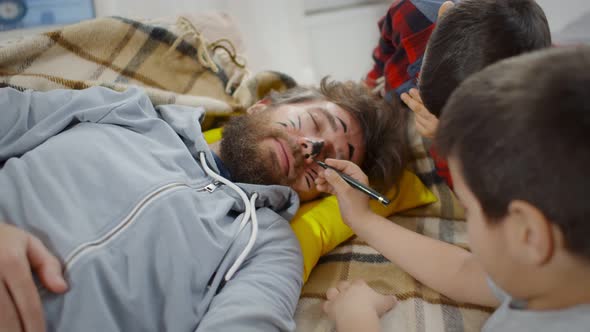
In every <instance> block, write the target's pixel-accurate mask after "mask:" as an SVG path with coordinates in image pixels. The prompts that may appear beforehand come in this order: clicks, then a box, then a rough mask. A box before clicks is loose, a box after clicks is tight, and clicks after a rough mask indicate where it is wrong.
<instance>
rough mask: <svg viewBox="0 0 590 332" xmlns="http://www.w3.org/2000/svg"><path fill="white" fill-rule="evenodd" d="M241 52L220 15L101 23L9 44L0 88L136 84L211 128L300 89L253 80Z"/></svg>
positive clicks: (2, 54) (0, 63)
mask: <svg viewBox="0 0 590 332" xmlns="http://www.w3.org/2000/svg"><path fill="white" fill-rule="evenodd" d="M210 38H215V40H213V39H210ZM236 46H241V40H240V39H239V33H237V32H236V31H235V27H234V25H233V24H232V22H231V19H230V18H229V17H227V16H225V15H223V14H219V13H204V14H198V15H193V16H183V17H179V18H178V19H177V20H168V21H166V20H160V21H153V22H148V21H136V20H132V19H128V18H122V17H106V18H99V19H95V20H89V21H83V22H81V23H78V24H73V25H69V26H65V27H63V28H61V29H59V30H55V31H51V32H47V33H45V34H40V35H36V36H32V37H29V38H25V39H21V40H18V41H15V42H11V43H5V44H4V45H3V47H1V48H0V83H4V84H5V85H9V86H12V87H14V88H17V89H34V90H41V91H44V90H51V89H60V88H65V89H84V88H87V87H90V86H95V85H101V86H106V87H109V88H112V89H114V90H118V91H122V90H125V89H126V88H127V87H128V86H130V85H138V86H142V87H144V88H145V90H146V92H147V93H148V95H149V97H150V99H151V101H152V102H153V103H154V104H155V105H158V104H183V105H189V106H202V107H204V108H205V109H206V111H207V114H208V115H211V116H208V119H209V122H208V123H206V124H205V126H204V127H205V128H208V127H210V126H211V125H212V124H213V121H214V119H215V117H224V116H228V115H230V114H232V113H234V112H240V111H243V110H244V109H245V108H247V107H248V106H250V105H251V104H252V103H253V102H256V101H257V100H259V99H260V98H261V97H262V96H264V95H265V94H266V93H267V92H269V91H270V89H276V90H283V89H286V88H288V87H290V86H293V85H295V82H294V81H293V80H292V79H291V78H290V77H288V76H287V75H283V74H281V73H276V72H261V73H258V74H256V75H251V74H250V73H249V72H248V70H247V68H246V67H245V60H244V59H243V58H241V57H240V55H239V54H238V52H239V48H236Z"/></svg>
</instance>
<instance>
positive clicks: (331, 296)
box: [326, 287, 340, 301]
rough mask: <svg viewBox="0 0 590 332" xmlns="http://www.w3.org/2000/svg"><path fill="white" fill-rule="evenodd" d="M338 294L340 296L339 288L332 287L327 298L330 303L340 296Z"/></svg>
mask: <svg viewBox="0 0 590 332" xmlns="http://www.w3.org/2000/svg"><path fill="white" fill-rule="evenodd" d="M338 294H340V291H339V290H338V288H336V287H330V288H328V290H327V291H326V298H327V299H328V301H331V300H333V299H335V298H336V296H338Z"/></svg>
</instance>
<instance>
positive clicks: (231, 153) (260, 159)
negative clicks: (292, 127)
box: [220, 110, 302, 185]
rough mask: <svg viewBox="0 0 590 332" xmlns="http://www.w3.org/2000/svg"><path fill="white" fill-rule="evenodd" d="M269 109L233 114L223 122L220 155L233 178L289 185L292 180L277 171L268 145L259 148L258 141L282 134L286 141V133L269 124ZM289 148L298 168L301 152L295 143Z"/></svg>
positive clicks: (235, 179) (241, 180) (253, 182)
mask: <svg viewBox="0 0 590 332" xmlns="http://www.w3.org/2000/svg"><path fill="white" fill-rule="evenodd" d="M269 112H271V111H270V110H268V111H262V112H260V113H256V114H251V115H242V116H237V117H232V118H231V119H230V120H229V121H228V122H227V123H226V124H225V125H224V129H223V139H222V141H221V150H220V153H221V155H220V158H221V160H222V161H223V164H224V166H225V167H227V169H228V170H229V173H230V174H231V177H232V181H235V182H243V183H252V184H267V185H268V184H282V185H290V184H291V183H292V182H293V181H294V180H295V179H291V178H289V179H287V178H285V177H284V176H282V174H280V172H277V171H276V170H277V169H278V168H279V164H278V161H277V160H276V158H277V156H276V155H275V154H274V153H273V152H272V151H270V150H268V149H266V150H265V149H261V148H260V142H262V140H264V139H267V138H283V139H284V140H285V141H287V142H289V139H288V137H287V136H286V134H285V133H283V132H281V131H279V130H277V129H275V128H272V124H271V123H270V119H269V116H268V115H269ZM291 149H292V150H293V151H294V154H295V160H296V162H295V169H298V167H299V165H301V163H302V156H301V152H300V150H299V149H298V148H297V147H296V146H295V145H294V144H292V146H291ZM273 170H275V171H273Z"/></svg>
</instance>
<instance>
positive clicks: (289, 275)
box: [197, 214, 303, 332]
mask: <svg viewBox="0 0 590 332" xmlns="http://www.w3.org/2000/svg"><path fill="white" fill-rule="evenodd" d="M261 215H262V214H259V217H260V216H261ZM246 227H248V228H249V227H250V226H249V225H248V226H246ZM302 274H303V261H302V257H301V250H300V248H299V242H298V241H297V239H296V238H295V235H294V234H293V231H291V227H290V226H289V224H288V223H287V222H286V221H285V220H282V219H281V220H278V221H275V222H274V224H272V225H271V226H270V227H268V228H266V229H260V230H259V232H258V237H257V239H256V244H255V246H254V247H253V249H252V252H251V253H250V254H249V258H248V259H247V260H246V261H244V264H243V265H242V267H240V268H239V270H238V271H237V273H236V274H235V275H234V277H233V278H232V279H230V280H229V281H228V282H227V283H226V284H225V286H224V287H223V288H222V290H221V291H220V292H219V294H217V295H216V296H215V297H214V298H213V301H212V302H211V305H210V306H209V310H208V311H207V313H206V314H205V316H204V317H203V319H202V320H201V322H200V323H199V327H198V328H197V331H245V332H246V331H252V332H254V331H292V330H294V329H295V322H294V320H293V316H294V314H295V307H296V306H297V301H298V300H299V294H300V292H301V287H302V285H303V280H302Z"/></svg>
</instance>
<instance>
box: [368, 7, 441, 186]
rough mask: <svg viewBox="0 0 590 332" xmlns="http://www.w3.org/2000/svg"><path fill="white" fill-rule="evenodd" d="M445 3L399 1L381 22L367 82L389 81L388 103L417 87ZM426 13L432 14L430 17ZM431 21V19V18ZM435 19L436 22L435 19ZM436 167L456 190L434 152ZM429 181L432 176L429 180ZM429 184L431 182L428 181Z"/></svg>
mask: <svg viewBox="0 0 590 332" xmlns="http://www.w3.org/2000/svg"><path fill="white" fill-rule="evenodd" d="M443 2H444V1H442V0H440V1H438V0H428V1H423V0H414V1H412V0H397V1H394V3H393V4H392V5H391V7H389V9H388V10H387V14H386V15H385V16H383V18H381V19H380V20H379V24H378V26H379V31H380V32H381V36H380V38H379V44H378V45H377V47H375V50H374V51H373V61H374V63H375V64H374V66H373V69H372V70H371V71H370V72H369V73H368V74H367V77H366V79H365V82H366V83H367V85H369V86H370V87H372V88H374V87H375V86H377V79H379V78H380V77H381V76H384V78H385V91H384V92H385V94H384V98H385V99H386V100H388V101H390V100H392V98H394V97H395V98H397V96H398V95H400V94H402V93H404V92H407V91H408V90H410V89H411V88H414V87H416V79H417V78H418V74H419V73H420V67H421V66H422V57H423V55H424V51H425V50H426V44H427V43H428V39H429V38H430V34H431V33H432V30H433V29H434V26H435V21H434V20H433V19H434V17H433V16H434V13H437V12H438V9H439V8H440V6H441V5H442V3H443ZM422 10H428V11H429V12H430V13H429V14H426V13H424V12H423V11H422ZM429 17H430V18H429ZM431 18H432V19H431ZM430 152H431V154H432V156H433V158H434V160H435V164H436V173H437V175H438V177H439V181H440V179H443V180H445V182H447V184H449V186H450V187H451V188H452V185H453V184H452V179H451V175H450V173H449V170H448V166H447V163H446V161H445V160H444V159H442V158H440V157H438V155H437V154H436V152H435V151H432V150H431V151H430ZM427 177H429V176H427ZM426 182H429V181H426Z"/></svg>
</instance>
